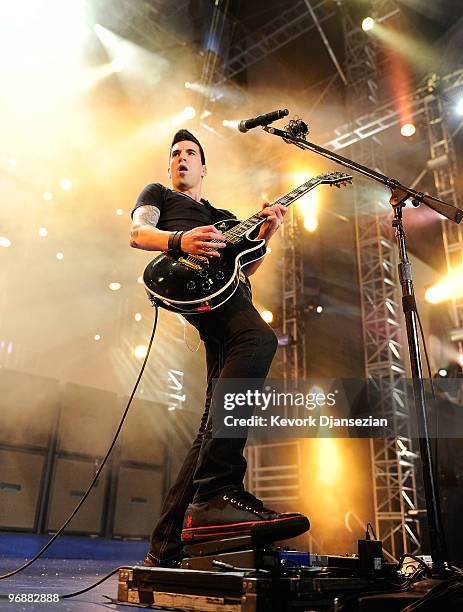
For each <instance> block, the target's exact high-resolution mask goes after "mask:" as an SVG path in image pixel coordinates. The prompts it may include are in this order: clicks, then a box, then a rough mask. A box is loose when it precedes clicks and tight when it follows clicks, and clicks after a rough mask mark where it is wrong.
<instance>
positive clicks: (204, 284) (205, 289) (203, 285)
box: [201, 278, 212, 291]
mask: <svg viewBox="0 0 463 612" xmlns="http://www.w3.org/2000/svg"><path fill="white" fill-rule="evenodd" d="M211 285H212V281H211V280H210V279H209V278H208V279H207V281H206V282H205V283H203V284H202V285H201V286H202V288H203V289H204V291H207V290H208V289H210V286H211Z"/></svg>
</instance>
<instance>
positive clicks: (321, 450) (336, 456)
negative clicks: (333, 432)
mask: <svg viewBox="0 0 463 612" xmlns="http://www.w3.org/2000/svg"><path fill="white" fill-rule="evenodd" d="M314 443H315V440H314ZM315 444H316V446H317V448H316V464H317V480H318V481H319V482H320V483H321V484H322V485H324V486H327V487H329V486H332V485H334V484H335V483H336V482H337V481H338V480H339V479H340V477H341V475H342V464H341V458H340V453H339V440H337V439H335V438H318V439H317V441H316V443H315Z"/></svg>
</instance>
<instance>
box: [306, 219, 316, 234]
mask: <svg viewBox="0 0 463 612" xmlns="http://www.w3.org/2000/svg"><path fill="white" fill-rule="evenodd" d="M317 227H318V221H317V219H316V217H314V216H311V215H307V216H306V217H304V228H305V229H306V230H307V231H308V232H314V231H315V230H316V229H317Z"/></svg>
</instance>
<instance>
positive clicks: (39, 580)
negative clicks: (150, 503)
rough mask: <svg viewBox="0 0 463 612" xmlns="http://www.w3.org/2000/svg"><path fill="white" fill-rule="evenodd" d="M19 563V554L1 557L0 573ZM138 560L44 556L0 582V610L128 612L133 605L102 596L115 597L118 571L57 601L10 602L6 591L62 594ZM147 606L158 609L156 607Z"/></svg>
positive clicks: (95, 580)
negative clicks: (67, 597)
mask: <svg viewBox="0 0 463 612" xmlns="http://www.w3.org/2000/svg"><path fill="white" fill-rule="evenodd" d="M21 563H22V560H21V559H19V558H18V557H11V558H6V557H3V558H2V559H0V572H1V573H2V574H4V573H6V572H8V571H11V570H12V569H15V568H16V567H18V566H19V565H20V564H21ZM138 563H140V559H121V560H107V559H106V560H90V559H43V560H39V561H36V562H35V563H34V564H32V565H31V566H30V567H28V568H27V569H26V570H24V571H23V572H21V573H19V574H17V575H16V576H14V577H12V578H9V579H7V580H2V581H0V594H1V599H0V610H24V611H27V612H39V611H40V612H48V611H49V610H50V611H53V610H59V611H60V612H65V611H66V612H67V611H68V610H69V611H70V612H98V611H100V612H102V611H103V610H124V612H127V611H128V610H130V609H135V608H134V607H133V608H131V607H127V606H126V605H115V604H112V603H111V602H110V601H109V600H108V599H107V598H106V597H105V595H106V596H108V597H110V598H115V597H116V596H117V574H115V575H114V576H111V578H109V579H108V580H106V581H105V582H104V583H103V584H100V585H99V586H97V587H96V588H95V589H92V590H91V591H88V592H87V593H83V594H82V595H78V596H77V597H75V598H71V599H64V600H61V601H59V602H57V603H29V602H26V603H9V602H8V597H7V596H8V593H18V594H19V593H21V594H33V593H37V594H46V593H50V594H53V593H57V594H58V595H63V594H65V593H71V592H74V591H79V590H80V589H83V588H85V587H87V586H90V585H91V584H93V583H94V582H97V581H98V580H99V579H100V578H101V577H102V576H104V575H105V574H108V573H109V572H110V571H111V570H113V569H115V568H116V567H118V566H120V565H136V564H138ZM5 596H6V597H5ZM150 609H151V610H156V609H158V610H159V608H150Z"/></svg>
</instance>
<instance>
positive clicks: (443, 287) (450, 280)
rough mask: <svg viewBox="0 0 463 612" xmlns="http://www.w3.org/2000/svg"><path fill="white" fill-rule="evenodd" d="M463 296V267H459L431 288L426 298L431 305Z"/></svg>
mask: <svg viewBox="0 0 463 612" xmlns="http://www.w3.org/2000/svg"><path fill="white" fill-rule="evenodd" d="M462 296H463V265H460V266H457V267H456V268H454V269H453V270H452V271H451V272H449V273H448V274H447V275H446V276H445V277H444V278H443V279H442V280H441V281H439V282H438V283H436V284H435V285H433V286H432V287H429V289H427V290H426V292H425V294H424V297H425V299H426V301H427V302H429V303H431V304H439V303H440V302H445V301H447V300H452V299H457V298H460V297H462Z"/></svg>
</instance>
